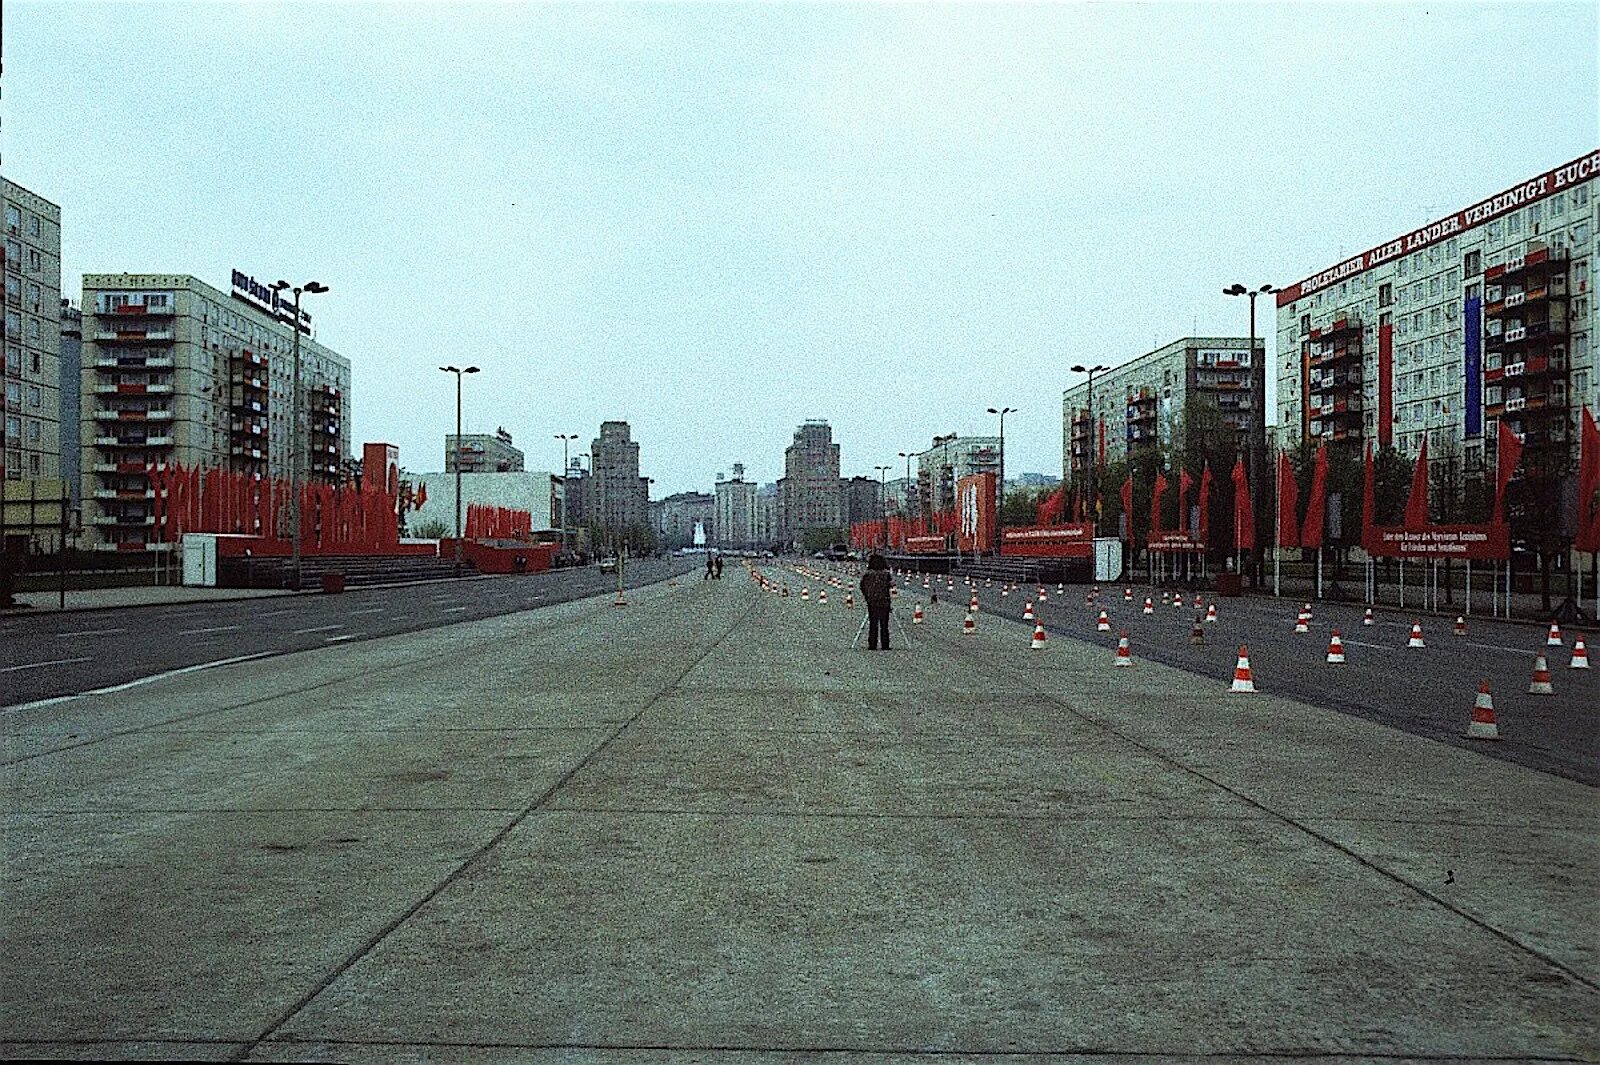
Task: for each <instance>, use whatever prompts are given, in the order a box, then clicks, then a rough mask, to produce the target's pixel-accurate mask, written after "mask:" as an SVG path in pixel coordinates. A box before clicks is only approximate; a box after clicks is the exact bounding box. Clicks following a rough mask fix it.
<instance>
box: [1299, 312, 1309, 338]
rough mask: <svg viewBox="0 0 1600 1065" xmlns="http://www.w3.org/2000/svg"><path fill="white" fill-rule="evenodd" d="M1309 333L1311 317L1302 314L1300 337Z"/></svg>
mask: <svg viewBox="0 0 1600 1065" xmlns="http://www.w3.org/2000/svg"><path fill="white" fill-rule="evenodd" d="M1309 332H1311V316H1310V315H1309V314H1302V315H1301V316H1300V335H1301V336H1305V335H1306V334H1307V333H1309Z"/></svg>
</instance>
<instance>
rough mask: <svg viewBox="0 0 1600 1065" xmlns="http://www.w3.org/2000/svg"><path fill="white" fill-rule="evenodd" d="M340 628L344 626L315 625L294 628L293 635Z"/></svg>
mask: <svg viewBox="0 0 1600 1065" xmlns="http://www.w3.org/2000/svg"><path fill="white" fill-rule="evenodd" d="M342 628H344V626H343V625H316V626H313V627H312V628H309V629H295V630H294V633H293V635H295V636H301V635H304V634H305V633H308V632H332V631H333V630H334V629H342Z"/></svg>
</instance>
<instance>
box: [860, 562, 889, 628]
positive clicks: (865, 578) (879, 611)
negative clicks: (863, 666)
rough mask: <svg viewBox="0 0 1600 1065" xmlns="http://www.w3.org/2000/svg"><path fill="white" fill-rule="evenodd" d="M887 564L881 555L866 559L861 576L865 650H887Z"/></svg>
mask: <svg viewBox="0 0 1600 1065" xmlns="http://www.w3.org/2000/svg"><path fill="white" fill-rule="evenodd" d="M889 581H890V578H889V564H888V563H887V562H885V561H884V560H883V556H882V555H878V554H874V555H873V556H872V557H871V558H869V559H867V572H865V573H863V574H862V575H861V598H863V599H865V600H866V602H867V650H869V651H876V650H878V648H879V646H880V645H881V646H882V648H883V649H884V650H885V651H887V650H888V649H889Z"/></svg>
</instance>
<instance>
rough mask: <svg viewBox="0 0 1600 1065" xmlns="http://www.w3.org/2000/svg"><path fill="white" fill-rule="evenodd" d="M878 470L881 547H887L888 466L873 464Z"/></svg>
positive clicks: (885, 548)
mask: <svg viewBox="0 0 1600 1065" xmlns="http://www.w3.org/2000/svg"><path fill="white" fill-rule="evenodd" d="M872 468H873V469H875V470H877V471H878V515H879V517H881V518H882V519H883V547H884V550H888V548H889V482H888V481H887V480H886V479H885V478H887V477H888V475H889V467H888V466H874V467H872Z"/></svg>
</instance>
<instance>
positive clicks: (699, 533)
mask: <svg viewBox="0 0 1600 1065" xmlns="http://www.w3.org/2000/svg"><path fill="white" fill-rule="evenodd" d="M694 546H696V547H704V546H706V523H705V522H703V521H697V522H695V523H694Z"/></svg>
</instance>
